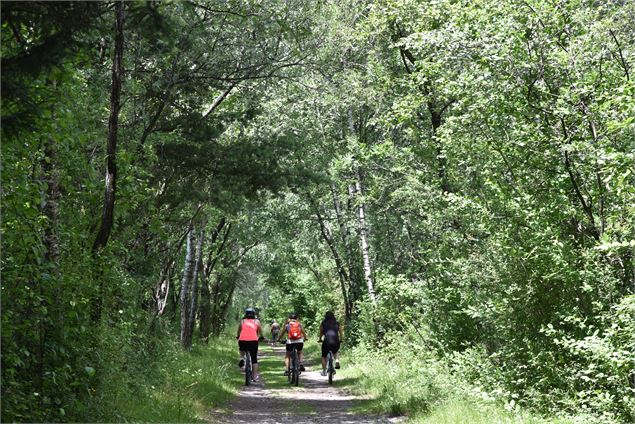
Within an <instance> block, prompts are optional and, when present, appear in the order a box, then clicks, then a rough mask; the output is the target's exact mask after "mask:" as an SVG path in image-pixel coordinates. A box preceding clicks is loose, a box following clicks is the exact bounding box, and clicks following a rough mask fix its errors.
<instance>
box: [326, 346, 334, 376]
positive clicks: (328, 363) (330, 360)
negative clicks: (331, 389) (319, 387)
mask: <svg viewBox="0 0 635 424" xmlns="http://www.w3.org/2000/svg"><path fill="white" fill-rule="evenodd" d="M326 369H327V372H328V374H329V384H333V374H335V367H334V366H333V352H331V351H329V353H328V355H326Z"/></svg>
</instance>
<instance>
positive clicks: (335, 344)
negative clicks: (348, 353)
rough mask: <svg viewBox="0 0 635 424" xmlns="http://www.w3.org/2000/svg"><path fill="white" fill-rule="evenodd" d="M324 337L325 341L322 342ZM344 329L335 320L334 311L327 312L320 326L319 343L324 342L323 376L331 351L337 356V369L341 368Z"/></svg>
mask: <svg viewBox="0 0 635 424" xmlns="http://www.w3.org/2000/svg"><path fill="white" fill-rule="evenodd" d="M322 337H324V341H323V342H322ZM342 339H343V336H342V327H341V326H340V323H339V322H337V320H336V319H335V314H333V311H327V312H326V314H324V321H322V323H321V324H320V338H319V339H318V342H322V375H323V376H325V375H326V356H327V355H328V353H329V351H331V352H333V355H335V368H337V369H339V368H340V354H339V350H340V343H341V342H342Z"/></svg>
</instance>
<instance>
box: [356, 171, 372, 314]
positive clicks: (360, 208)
mask: <svg viewBox="0 0 635 424" xmlns="http://www.w3.org/2000/svg"><path fill="white" fill-rule="evenodd" d="M355 173H356V176H357V178H356V180H355V193H356V195H357V197H358V202H357V223H358V233H359V245H360V248H361V250H362V259H363V260H364V280H366V288H367V289H368V297H369V299H370V301H371V302H372V303H373V305H376V304H377V299H376V296H375V287H374V281H373V263H372V260H371V257H370V245H369V242H368V240H369V234H368V233H369V230H368V224H367V222H366V206H365V205H364V201H363V196H364V192H363V186H362V175H361V172H360V170H359V168H356V169H355ZM359 199H361V201H360V200H359Z"/></svg>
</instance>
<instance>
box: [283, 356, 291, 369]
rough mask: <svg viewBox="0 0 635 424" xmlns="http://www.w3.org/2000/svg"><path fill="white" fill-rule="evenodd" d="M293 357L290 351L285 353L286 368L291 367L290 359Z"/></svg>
mask: <svg viewBox="0 0 635 424" xmlns="http://www.w3.org/2000/svg"><path fill="white" fill-rule="evenodd" d="M290 358H291V354H290V353H289V352H287V353H285V355H284V369H285V370H288V369H289V359H290Z"/></svg>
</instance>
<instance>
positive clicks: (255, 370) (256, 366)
mask: <svg viewBox="0 0 635 424" xmlns="http://www.w3.org/2000/svg"><path fill="white" fill-rule="evenodd" d="M251 370H252V371H253V373H254V380H258V379H259V378H260V374H258V364H251Z"/></svg>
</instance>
